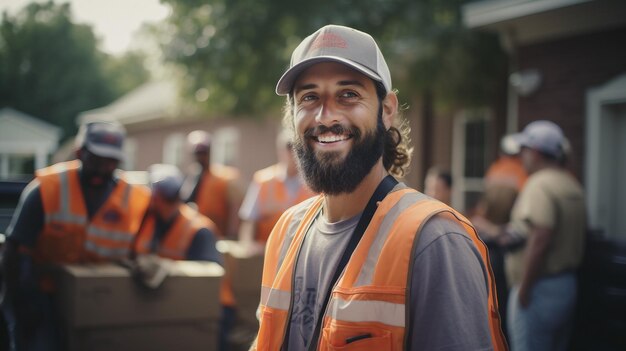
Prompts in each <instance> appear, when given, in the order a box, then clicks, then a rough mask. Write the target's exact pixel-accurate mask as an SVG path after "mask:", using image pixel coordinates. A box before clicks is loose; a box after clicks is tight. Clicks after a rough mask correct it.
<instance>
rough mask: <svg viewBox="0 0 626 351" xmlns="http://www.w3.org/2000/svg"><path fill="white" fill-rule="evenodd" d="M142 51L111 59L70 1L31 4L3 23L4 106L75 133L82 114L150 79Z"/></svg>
mask: <svg viewBox="0 0 626 351" xmlns="http://www.w3.org/2000/svg"><path fill="white" fill-rule="evenodd" d="M139 61H140V57H139V56H137V55H134V56H132V55H131V56H130V57H128V58H112V57H110V56H108V55H106V54H104V53H103V52H101V51H99V50H98V48H97V39H96V38H95V36H94V33H93V31H92V29H91V27H90V26H88V25H83V24H76V23H74V22H73V21H72V16H71V8H70V5H69V4H55V3H54V2H53V1H50V2H47V3H31V4H29V5H27V6H26V7H24V8H23V9H22V10H21V11H20V12H19V13H17V14H16V15H14V16H11V15H9V14H7V13H6V12H5V13H3V15H2V23H1V24H0V106H9V107H12V108H14V109H17V110H20V111H23V112H25V113H28V114H31V115H33V116H36V117H39V118H41V119H43V120H46V121H48V122H51V123H53V124H55V125H58V126H61V127H62V129H63V130H64V135H65V136H66V137H67V136H71V135H73V134H74V132H75V131H76V125H75V122H74V121H75V118H76V116H77V114H78V113H79V112H82V111H85V110H89V109H93V108H96V107H101V106H103V105H106V104H108V103H110V102H111V101H112V100H113V99H114V98H116V97H118V96H120V95H121V94H122V93H124V92H126V91H128V89H131V88H134V87H135V86H136V85H137V84H139V83H141V82H143V81H145V80H146V78H147V73H146V71H145V69H143V67H142V66H141V65H139V64H138V62H139Z"/></svg>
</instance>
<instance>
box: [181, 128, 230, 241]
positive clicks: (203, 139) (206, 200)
mask: <svg viewBox="0 0 626 351" xmlns="http://www.w3.org/2000/svg"><path fill="white" fill-rule="evenodd" d="M187 144H188V146H189V149H190V151H191V153H192V154H193V158H194V161H195V163H194V167H193V169H192V170H191V171H190V174H189V175H188V176H187V178H186V179H185V182H184V184H183V186H182V189H181V197H182V198H183V200H184V201H185V202H188V203H194V204H195V206H196V208H197V209H198V212H200V213H202V214H203V215H205V216H207V217H209V219H211V220H212V221H213V222H215V224H216V225H217V229H218V230H219V234H218V235H219V236H220V237H222V238H230V239H234V238H236V237H237V232H238V229H239V218H238V217H237V210H238V209H239V206H240V205H241V198H242V194H241V189H240V186H239V184H238V182H239V179H240V176H239V171H238V170H237V169H235V168H233V167H229V166H224V165H220V164H216V163H211V135H210V134H209V133H208V132H205V131H203V130H194V131H193V132H191V133H189V135H188V136H187Z"/></svg>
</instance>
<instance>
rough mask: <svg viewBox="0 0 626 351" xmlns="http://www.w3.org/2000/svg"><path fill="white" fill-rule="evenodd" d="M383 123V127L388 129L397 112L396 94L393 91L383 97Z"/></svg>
mask: <svg viewBox="0 0 626 351" xmlns="http://www.w3.org/2000/svg"><path fill="white" fill-rule="evenodd" d="M382 104H383V116H382V117H383V123H384V124H385V129H387V130H389V128H391V126H393V122H394V121H395V119H396V115H397V114H398V96H397V95H396V93H394V92H393V91H391V92H389V93H388V94H387V96H385V99H383V102H382Z"/></svg>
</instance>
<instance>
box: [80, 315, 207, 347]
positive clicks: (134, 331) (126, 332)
mask: <svg viewBox="0 0 626 351" xmlns="http://www.w3.org/2000/svg"><path fill="white" fill-rule="evenodd" d="M217 335H218V325H217V321H215V322H194V323H173V324H155V325H141V326H130V327H129V326H125V327H117V328H116V327H106V328H94V329H79V330H75V331H73V332H72V333H71V334H70V338H69V344H68V350H70V351H112V350H115V351H142V350H145V351H172V350H185V351H196V350H197V351H212V350H217V342H218V341H217Z"/></svg>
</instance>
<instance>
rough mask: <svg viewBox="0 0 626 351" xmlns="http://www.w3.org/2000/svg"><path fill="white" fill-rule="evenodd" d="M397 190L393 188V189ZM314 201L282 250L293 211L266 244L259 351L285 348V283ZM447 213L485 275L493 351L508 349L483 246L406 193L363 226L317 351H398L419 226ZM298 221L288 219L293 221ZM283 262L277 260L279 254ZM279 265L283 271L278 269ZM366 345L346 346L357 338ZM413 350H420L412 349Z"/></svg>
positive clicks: (433, 204) (441, 208) (437, 208)
mask: <svg viewBox="0 0 626 351" xmlns="http://www.w3.org/2000/svg"><path fill="white" fill-rule="evenodd" d="M396 189H398V188H396ZM322 200H323V197H321V196H320V197H319V198H317V199H316V200H315V202H313V205H312V206H311V207H310V208H309V209H308V210H307V212H306V213H305V214H304V217H302V220H301V222H300V224H299V225H298V226H297V229H296V231H295V236H294V238H293V240H292V241H291V244H290V245H289V248H288V249H287V250H286V252H285V251H283V250H281V244H282V242H283V241H284V239H285V236H286V235H292V234H294V233H289V234H287V232H288V231H289V228H293V223H291V222H292V219H293V218H294V213H295V212H294V211H293V210H290V211H288V212H286V213H285V215H284V216H283V217H281V220H280V221H279V222H278V223H277V225H276V228H275V230H274V232H273V234H272V236H270V239H269V241H268V246H267V250H266V253H265V264H264V267H263V279H262V290H261V304H260V316H261V318H260V328H259V333H258V337H257V344H256V347H257V349H258V350H279V349H280V348H281V345H282V344H283V341H284V340H285V337H286V335H285V333H286V325H287V323H288V318H289V313H290V312H289V311H290V308H291V305H292V293H291V288H292V279H293V272H294V270H295V264H296V260H297V256H298V251H299V250H300V247H301V244H302V242H303V240H304V236H305V234H306V231H307V230H308V228H309V226H310V225H311V224H312V223H313V220H314V219H315V217H316V216H317V214H318V212H319V211H320V210H321V207H322ZM442 212H447V213H449V214H451V215H453V216H455V217H456V218H457V219H458V220H459V222H460V224H462V225H463V226H464V228H465V229H466V231H467V233H468V234H469V236H470V238H471V239H472V241H473V242H474V244H475V245H476V248H477V249H478V251H479V252H480V254H481V257H482V259H483V263H484V265H485V267H489V268H488V272H489V274H488V278H487V279H488V286H489V299H488V308H489V311H488V315H489V326H490V332H491V337H492V344H493V347H494V349H495V350H496V351H500V350H506V349H507V346H506V343H505V341H504V336H503V334H502V330H501V328H500V317H499V315H498V309H497V298H496V294H495V284H494V280H493V276H492V275H493V274H492V272H491V268H490V265H489V258H488V253H487V248H486V246H485V244H484V243H483V242H482V241H481V240H480V239H479V238H478V235H477V234H476V232H475V230H474V228H473V227H472V226H471V225H470V224H469V222H468V221H467V220H466V219H465V218H464V217H463V216H462V215H460V214H459V213H457V212H456V211H454V210H453V209H451V208H450V207H448V206H446V205H444V204H442V203H440V202H438V201H434V200H431V199H429V198H428V197H426V196H424V195H423V194H420V193H418V192H417V191H415V190H413V189H409V188H400V189H398V190H395V189H394V191H392V192H391V193H389V194H388V195H387V197H385V199H384V200H383V201H381V202H380V203H379V205H378V208H377V210H376V213H375V214H374V216H373V218H372V220H371V222H370V224H369V226H368V227H367V229H366V231H365V233H364V234H363V237H362V238H361V240H360V242H359V244H358V245H357V247H356V248H355V250H354V252H353V253H352V256H351V258H350V261H349V262H348V263H347V265H346V267H345V270H344V272H343V273H342V275H341V276H340V278H339V280H338V282H337V284H336V285H335V286H334V288H333V290H332V294H331V299H330V301H329V304H328V306H327V308H326V312H325V315H324V320H323V326H322V331H321V333H320V339H319V340H318V350H339V349H342V350H344V349H345V350H364V351H365V350H404V349H405V348H406V342H407V340H406V339H407V337H408V333H406V332H405V328H406V327H407V326H408V323H409V321H408V315H409V314H408V313H406V308H407V305H408V303H409V298H410V291H409V290H410V279H411V276H410V274H409V272H410V270H411V262H412V251H413V248H414V244H415V243H416V242H417V239H418V237H419V234H420V230H421V228H422V225H423V224H424V223H426V221H427V220H428V219H429V218H431V217H432V216H434V215H435V214H438V213H442ZM297 220H298V219H295V221H297ZM281 251H283V252H285V253H284V256H282V257H281V254H280V252H281ZM280 262H282V264H281V263H280ZM367 333H369V334H371V336H372V337H371V338H367V339H363V340H360V341H358V342H354V343H351V344H346V339H348V338H350V337H354V336H358V335H363V334H367ZM414 346H415V347H419V345H414Z"/></svg>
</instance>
